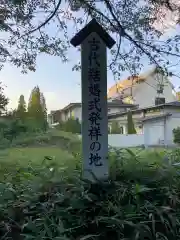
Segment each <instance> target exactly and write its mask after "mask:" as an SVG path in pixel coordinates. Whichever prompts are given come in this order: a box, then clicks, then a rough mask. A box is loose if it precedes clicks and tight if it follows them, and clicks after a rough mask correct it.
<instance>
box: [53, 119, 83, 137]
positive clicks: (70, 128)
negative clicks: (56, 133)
mask: <svg viewBox="0 0 180 240" xmlns="http://www.w3.org/2000/svg"><path fill="white" fill-rule="evenodd" d="M56 128H57V129H59V130H62V131H65V132H71V133H77V134H81V123H80V122H79V120H78V119H74V118H69V119H68V120H67V121H65V122H60V123H59V124H58V125H57V126H56Z"/></svg>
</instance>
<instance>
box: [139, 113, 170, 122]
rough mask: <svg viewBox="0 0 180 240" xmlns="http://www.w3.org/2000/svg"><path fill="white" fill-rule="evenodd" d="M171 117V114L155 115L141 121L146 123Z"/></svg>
mask: <svg viewBox="0 0 180 240" xmlns="http://www.w3.org/2000/svg"><path fill="white" fill-rule="evenodd" d="M171 115H172V114H170V113H164V114H159V115H153V116H149V117H145V118H143V119H141V121H143V122H145V121H150V120H155V119H159V118H165V117H169V116H171Z"/></svg>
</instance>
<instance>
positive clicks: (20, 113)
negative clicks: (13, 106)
mask: <svg viewBox="0 0 180 240" xmlns="http://www.w3.org/2000/svg"><path fill="white" fill-rule="evenodd" d="M16 117H18V118H19V119H20V120H22V121H25V118H26V102H25V100H24V96H23V95H21V96H20V97H19V102H18V107H17V111H16Z"/></svg>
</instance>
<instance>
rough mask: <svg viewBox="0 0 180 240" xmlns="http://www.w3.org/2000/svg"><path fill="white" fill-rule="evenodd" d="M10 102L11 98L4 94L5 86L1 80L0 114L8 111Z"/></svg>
mask: <svg viewBox="0 0 180 240" xmlns="http://www.w3.org/2000/svg"><path fill="white" fill-rule="evenodd" d="M8 103H9V99H8V98H7V97H6V96H5V95H4V88H3V87H2V83H1V82H0V115H2V114H4V113H5V112H6V107H7V105H8Z"/></svg>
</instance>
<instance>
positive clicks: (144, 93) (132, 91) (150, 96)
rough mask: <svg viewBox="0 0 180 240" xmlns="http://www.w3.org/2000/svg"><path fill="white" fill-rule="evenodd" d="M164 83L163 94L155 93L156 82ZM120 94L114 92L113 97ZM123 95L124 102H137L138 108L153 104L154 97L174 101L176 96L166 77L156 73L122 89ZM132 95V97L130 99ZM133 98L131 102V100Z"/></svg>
mask: <svg viewBox="0 0 180 240" xmlns="http://www.w3.org/2000/svg"><path fill="white" fill-rule="evenodd" d="M159 83H162V84H164V85H165V86H164V90H163V94H159V95H158V94H157V89H158V84H159ZM119 95H121V93H120V92H119V93H116V94H115V95H114V98H116V97H118V96H119ZM123 95H124V96H126V97H125V98H124V101H125V102H126V103H134V104H138V105H139V108H146V107H149V106H153V105H155V98H156V97H164V98H165V101H166V102H172V101H176V99H177V97H176V94H175V93H174V91H173V89H172V85H171V83H170V82H169V81H168V79H167V78H164V79H162V78H161V79H160V78H158V75H157V74H156V73H152V74H149V75H148V76H147V77H146V81H145V82H140V83H137V84H134V85H132V87H129V88H127V89H124V91H123ZM131 95H132V99H131ZM132 100H133V102H132Z"/></svg>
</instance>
